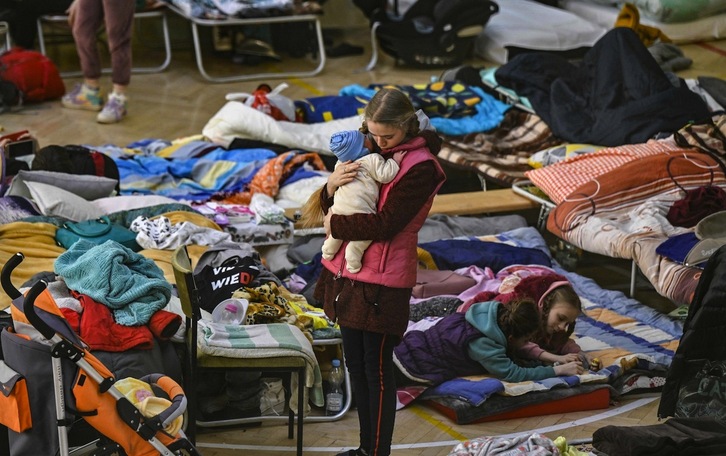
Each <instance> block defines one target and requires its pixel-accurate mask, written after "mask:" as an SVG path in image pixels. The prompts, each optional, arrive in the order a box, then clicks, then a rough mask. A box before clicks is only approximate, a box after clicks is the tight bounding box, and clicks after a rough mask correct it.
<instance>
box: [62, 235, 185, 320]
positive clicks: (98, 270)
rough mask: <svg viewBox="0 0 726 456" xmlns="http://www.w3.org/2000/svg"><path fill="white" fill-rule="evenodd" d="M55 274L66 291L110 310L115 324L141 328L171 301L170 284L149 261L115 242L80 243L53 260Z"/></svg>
mask: <svg viewBox="0 0 726 456" xmlns="http://www.w3.org/2000/svg"><path fill="white" fill-rule="evenodd" d="M54 267H55V273H56V274H58V275H60V276H61V277H63V280H65V282H66V285H67V286H68V288H69V289H71V290H75V291H77V292H78V293H81V294H84V295H86V296H89V297H90V298H92V299H93V300H94V301H96V302H98V303H101V304H104V305H106V306H107V307H109V308H111V309H112V310H113V316H114V319H115V320H116V323H118V324H120V325H124V326H137V325H145V324H147V323H148V322H149V319H150V318H151V316H152V315H153V314H154V312H156V311H157V310H159V309H161V308H163V307H164V306H166V304H167V303H168V302H169V298H170V297H171V284H170V283H169V282H168V281H167V280H166V279H165V278H164V272H163V271H162V270H161V269H160V268H159V267H158V266H157V265H156V264H155V263H154V262H153V261H152V260H150V259H148V258H146V257H144V256H143V255H140V254H138V253H136V252H134V251H132V250H130V249H128V248H126V247H124V246H123V245H121V244H119V243H118V242H116V241H112V240H109V241H106V242H104V243H103V244H100V245H97V244H94V243H92V242H89V241H86V240H84V239H81V240H79V241H77V242H76V243H75V244H73V245H72V246H71V248H70V249H68V250H66V251H65V252H63V253H62V254H61V255H60V256H59V257H58V258H57V259H56V260H55V264H54Z"/></svg>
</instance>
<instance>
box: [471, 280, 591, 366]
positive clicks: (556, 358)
mask: <svg viewBox="0 0 726 456" xmlns="http://www.w3.org/2000/svg"><path fill="white" fill-rule="evenodd" d="M524 271H525V270H524V269H522V270H519V271H513V273H512V274H510V275H509V276H507V277H504V278H503V280H502V285H501V286H500V287H499V292H498V293H497V292H491V291H485V292H481V293H479V294H477V295H476V296H475V297H474V298H472V299H470V300H469V301H468V302H466V303H464V304H462V305H461V306H460V307H459V309H457V310H458V311H459V312H465V311H466V310H467V309H468V308H469V306H471V305H472V304H473V303H476V302H482V301H498V302H501V303H503V304H504V305H509V303H511V302H513V301H516V300H518V299H521V298H530V299H533V300H534V301H536V302H537V307H538V308H539V312H540V315H541V322H542V324H541V325H540V327H539V328H538V329H537V330H536V331H535V333H534V335H533V336H532V339H531V340H530V341H528V342H527V343H526V344H524V345H523V346H522V347H520V348H519V349H518V350H517V352H516V355H517V356H518V357H519V358H521V359H522V360H532V361H536V362H541V363H545V364H554V363H559V364H564V363H567V362H570V361H576V360H580V361H581V362H582V363H583V365H584V367H585V368H586V369H587V368H590V364H591V363H592V359H591V357H590V356H589V355H587V354H585V353H584V352H583V351H582V349H581V348H580V346H579V345H577V343H576V342H575V341H574V340H572V339H571V338H570V336H571V335H572V333H573V331H574V330H575V320H576V319H577V316H578V315H580V313H582V303H581V301H580V297H579V296H578V295H577V293H576V292H575V290H574V289H573V288H572V285H571V284H570V282H568V281H567V279H566V278H565V277H564V276H561V275H559V274H557V273H555V272H552V271H548V270H537V272H535V271H533V270H527V271H526V274H522V273H523V272H524ZM520 274H521V275H520ZM522 276H523V277H522ZM592 367H593V368H597V366H592Z"/></svg>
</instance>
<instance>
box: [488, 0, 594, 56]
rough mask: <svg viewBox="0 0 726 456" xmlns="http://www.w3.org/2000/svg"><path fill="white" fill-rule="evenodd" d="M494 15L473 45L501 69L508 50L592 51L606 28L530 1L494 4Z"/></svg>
mask: <svg viewBox="0 0 726 456" xmlns="http://www.w3.org/2000/svg"><path fill="white" fill-rule="evenodd" d="M496 3H497V4H498V5H499V12H498V13H497V14H494V15H493V16H492V17H491V19H490V20H489V22H488V23H487V25H486V27H484V30H483V31H482V32H481V34H479V36H478V37H477V38H476V40H475V42H474V53H476V54H477V55H478V56H480V57H482V58H484V59H485V60H488V61H490V62H495V63H499V64H501V65H504V64H505V63H507V62H508V61H509V49H508V48H511V47H516V48H522V49H529V50H532V51H571V50H576V49H579V48H588V47H592V46H593V45H594V44H595V43H596V42H597V40H599V39H600V38H601V37H602V36H603V35H605V33H606V32H607V31H608V28H606V27H602V26H600V25H597V24H594V23H591V22H589V21H586V20H583V19H582V18H581V17H580V16H578V15H576V14H574V13H571V12H569V11H564V10H562V9H560V8H555V7H552V6H547V5H544V4H542V3H538V2H535V1H530V0H497V2H496Z"/></svg>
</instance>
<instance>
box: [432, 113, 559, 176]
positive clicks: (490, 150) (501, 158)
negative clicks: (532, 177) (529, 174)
mask: <svg viewBox="0 0 726 456" xmlns="http://www.w3.org/2000/svg"><path fill="white" fill-rule="evenodd" d="M443 138H444V144H443V146H442V148H441V151H440V152H439V154H438V158H440V159H441V160H443V161H444V162H448V163H450V164H452V165H455V166H456V167H457V168H461V167H466V168H472V170H473V171H476V172H477V173H478V174H480V175H482V176H483V177H484V178H485V179H486V180H488V181H491V182H494V183H497V184H499V185H505V186H510V185H512V183H514V182H516V181H519V180H522V179H524V173H525V172H526V171H528V170H531V169H532V167H531V166H530V165H529V158H530V156H531V155H532V154H533V153H535V152H537V151H539V150H542V149H546V148H548V147H551V146H556V145H558V144H560V143H561V142H562V141H560V140H559V139H557V138H555V136H554V135H553V134H552V131H551V130H550V129H549V127H548V126H547V125H545V123H544V122H542V119H540V118H539V117H538V116H536V115H535V114H531V113H528V112H524V111H521V110H519V109H510V110H509V111H507V112H506V113H505V114H504V120H503V121H502V123H501V124H500V125H499V126H498V127H497V128H496V129H494V130H491V131H489V132H483V133H470V134H467V135H463V136H451V135H443Z"/></svg>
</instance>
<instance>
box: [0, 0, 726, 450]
mask: <svg viewBox="0 0 726 456" xmlns="http://www.w3.org/2000/svg"><path fill="white" fill-rule="evenodd" d="M350 8H352V6H351V7H350ZM347 14H353V15H355V14H356V13H355V12H348V13H347ZM170 19H171V30H172V48H173V57H172V62H171V65H170V67H169V68H168V69H167V70H166V71H165V72H163V73H159V74H147V75H134V76H133V77H132V82H131V86H130V90H129V115H128V118H127V119H125V120H124V121H123V122H121V123H119V124H115V125H100V124H97V123H96V122H95V115H96V114H95V113H91V112H84V111H74V110H67V109H63V108H61V106H60V103H59V102H58V101H52V102H47V103H41V104H37V105H29V106H26V107H25V108H23V109H22V110H20V111H18V112H12V113H3V114H2V115H1V116H0V125H1V126H2V127H3V129H4V131H5V132H8V133H9V132H13V131H17V130H21V129H28V130H30V132H31V133H32V134H33V136H35V137H36V138H37V139H38V141H39V143H40V146H41V147H42V146H46V145H50V144H61V145H62V144H88V145H91V146H94V145H102V144H115V145H121V146H123V145H126V144H129V143H131V142H133V141H136V140H140V139H143V138H160V139H167V140H174V139H177V138H183V137H188V136H192V135H198V134H201V131H202V128H203V126H204V125H205V123H206V122H207V120H208V119H209V118H210V117H211V116H212V115H213V114H214V113H215V112H216V111H217V110H219V109H220V108H221V107H222V105H223V104H224V103H225V99H224V96H225V95H226V94H227V93H230V92H252V91H253V90H254V89H255V88H256V87H257V85H258V84H259V83H261V82H267V83H269V84H270V85H272V86H273V87H274V86H275V85H277V84H278V83H280V82H287V83H288V84H289V88H288V89H286V90H285V91H284V92H283V94H284V95H286V96H288V97H290V98H292V99H300V98H306V97H312V96H320V95H333V94H337V93H338V90H339V89H340V88H341V87H343V86H346V85H348V84H361V85H368V84H371V83H381V82H387V83H395V84H414V83H426V82H428V81H430V80H431V78H432V77H436V76H439V75H440V74H441V70H413V69H408V68H405V67H400V66H396V65H395V64H394V62H393V60H392V59H391V58H390V57H388V56H385V55H383V56H381V57H380V59H379V63H378V65H377V67H376V68H375V69H374V70H373V71H370V72H366V71H363V70H362V69H363V68H364V67H365V65H366V63H367V62H368V58H369V56H370V43H369V40H368V30H367V28H366V27H365V21H364V20H362V19H361V18H357V20H356V21H355V22H357V24H356V25H355V26H351V27H346V28H336V26H335V24H334V23H333V24H331V22H333V21H334V20H335V18H331V17H327V18H326V21H325V23H326V24H327V28H326V36H328V37H331V38H333V41H334V43H335V44H339V43H340V42H343V41H345V42H348V43H350V44H356V45H360V46H363V47H364V50H365V51H364V53H363V55H359V56H349V57H342V58H328V61H327V65H326V67H325V69H324V70H323V72H322V73H321V74H320V75H318V76H316V77H312V78H306V79H291V80H267V81H251V82H242V83H228V84H210V83H208V82H206V81H205V80H204V79H202V77H201V76H200V75H199V73H198V71H197V69H196V66H195V62H194V57H193V48H192V45H191V33H190V31H189V26H188V24H187V23H186V22H184V21H181V20H179V18H177V17H176V16H174V15H171V17H170ZM361 24H363V25H361ZM207 31H208V29H207ZM157 32H158V30H157V29H155V27H153V26H148V25H146V24H144V25H143V26H141V24H140V25H139V27H138V29H137V32H136V40H135V45H134V60H135V62H137V63H146V64H149V65H153V64H157V63H158V62H160V61H161V60H162V59H163V48H162V47H161V45H160V44H157V43H161V41H160V39H159V38H158V36H159V35H158V33H157ZM205 48H206V49H207V57H208V58H209V59H210V60H209V63H208V70H209V71H210V72H215V74H232V73H236V72H243V71H248V69H247V68H245V67H243V66H241V65H238V64H235V63H232V61H231V58H230V57H229V56H224V55H219V56H215V55H214V53H213V51H212V49H211V37H209V36H206V39H205ZM682 49H683V51H684V53H685V55H686V56H688V57H690V58H692V59H693V60H694V64H693V66H692V67H691V68H690V69H688V70H686V71H683V72H681V73H679V75H680V76H682V77H696V76H715V77H719V78H723V79H726V59H725V58H724V57H725V56H726V41H718V42H709V43H703V44H691V45H683V46H682ZM74 52H75V51H74V49H73V45H72V43H69V42H67V41H66V42H65V44H63V43H61V44H59V45H55V46H52V48H51V49H50V56H51V57H52V58H53V59H54V60H55V61H56V62H57V63H58V64H59V66H60V67H61V69H63V70H70V69H74V68H77V60H76V59H75V53H74ZM282 57H283V59H282V61H280V62H275V63H274V64H268V65H261V66H259V67H254V68H253V70H255V71H258V70H260V69H264V70H265V71H280V70H281V69H288V68H291V67H295V68H297V67H299V68H301V69H302V68H313V67H314V64H313V63H312V62H311V61H310V60H308V59H307V58H290V57H288V56H286V55H285V54H284V53H283V54H282ZM467 63H469V64H471V65H474V66H490V65H491V64H489V63H488V62H484V61H481V60H477V59H472V60H470V61H469V62H467ZM78 81H79V79H67V80H66V81H65V82H66V85H67V87H68V88H69V89H70V88H71V87H72V84H73V83H75V82H78ZM103 83H104V88H106V89H108V88H110V81H109V79H108V77H107V76H105V77H104V78H103ZM607 260H608V261H607V262H608V263H612V260H611V259H607ZM605 263H606V261H605V259H603V258H598V257H597V256H590V255H586V256H585V257H584V259H583V261H582V262H581V264H580V267H579V268H578V272H580V273H582V274H583V275H586V276H589V277H593V278H596V279H597V280H598V281H599V282H600V285H601V286H604V287H618V288H620V289H627V288H626V287H625V286H624V284H627V283H628V281H629V277H628V275H629V265H628V264H626V263H625V264H622V265H617V266H619V267H616V268H612V267H610V266H609V265H608V267H607V268H605V267H604V265H605ZM640 283H642V281H641V282H640ZM636 298H638V299H640V300H641V302H644V303H645V304H649V305H653V306H654V307H656V308H662V309H663V310H668V309H669V308H672V305H670V306H669V303H668V302H664V300H663V299H662V298H660V297H659V296H657V295H655V293H653V292H652V291H650V290H648V289H647V287H645V288H643V287H640V288H639V289H638V293H637V294H636ZM658 403H659V396H658V394H657V393H656V394H648V395H645V396H628V397H625V398H622V399H621V400H620V401H618V402H617V403H613V404H612V406H611V407H610V408H609V409H606V410H597V411H593V412H580V413H566V414H554V415H547V416H540V417H533V418H525V419H516V420H507V421H501V422H494V423H486V424H475V425H462V426H460V425H456V424H454V423H452V422H451V421H450V420H449V419H448V418H446V417H444V416H443V415H441V414H440V413H438V412H437V411H434V410H432V409H430V408H428V407H426V406H423V405H417V404H415V405H413V406H410V407H408V408H406V409H404V410H403V411H401V412H399V413H398V415H397V421H396V429H395V433H394V449H393V454H395V455H400V456H418V455H421V456H423V455H425V456H438V455H446V454H448V452H449V451H450V450H451V449H452V448H453V447H454V445H455V444H456V443H457V442H460V441H463V440H467V439H471V438H475V437H480V436H496V435H507V434H512V433H531V432H534V431H538V432H542V433H544V434H546V435H547V436H549V437H551V438H553V439H554V438H556V437H558V436H564V437H566V438H567V440H568V441H570V442H572V441H575V442H577V441H583V440H584V441H587V440H589V439H590V438H591V437H592V434H593V432H594V431H595V430H597V429H598V428H600V427H602V426H605V425H610V424H614V425H625V426H637V425H644V424H655V423H657V422H658V419H657V417H656V411H657V407H658ZM304 435H305V440H304V443H305V454H311V455H312V454H335V453H336V452H339V451H341V450H342V449H344V448H351V447H354V446H357V443H358V437H357V436H358V428H357V417H356V414H355V411H354V410H352V411H350V412H348V414H347V415H346V416H345V417H344V418H343V419H341V420H340V421H337V422H328V423H306V424H305V432H304ZM198 440H199V449H200V450H201V452H202V453H203V454H205V455H207V456H227V455H232V454H260V455H276V454H280V455H283V454H288V453H291V452H294V447H295V441H294V440H288V439H287V428H286V426H285V425H284V424H282V423H264V424H263V425H262V426H259V427H248V428H243V427H234V428H220V429H216V430H213V431H209V430H205V431H204V432H203V433H202V434H201V435H200V436H199V439H198Z"/></svg>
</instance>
